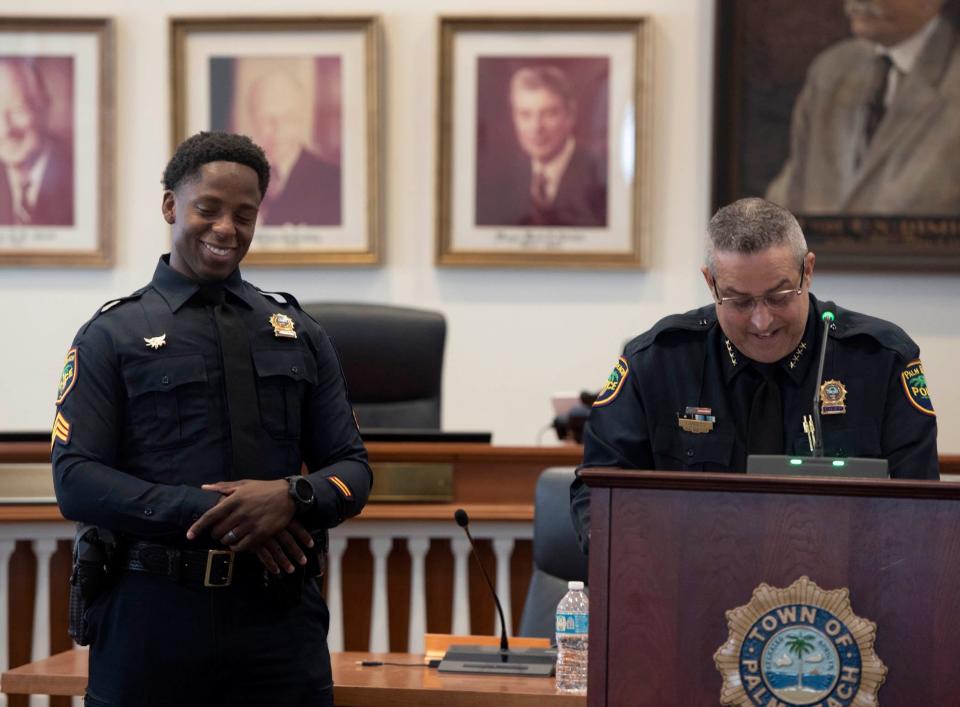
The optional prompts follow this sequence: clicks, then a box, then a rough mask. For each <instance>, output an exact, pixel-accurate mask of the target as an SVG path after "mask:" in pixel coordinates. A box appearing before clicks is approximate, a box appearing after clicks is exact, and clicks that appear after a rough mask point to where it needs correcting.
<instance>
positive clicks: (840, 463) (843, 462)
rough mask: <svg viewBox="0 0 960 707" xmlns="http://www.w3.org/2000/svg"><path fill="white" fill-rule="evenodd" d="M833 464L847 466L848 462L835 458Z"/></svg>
mask: <svg viewBox="0 0 960 707" xmlns="http://www.w3.org/2000/svg"><path fill="white" fill-rule="evenodd" d="M833 465H834V466H846V462H845V461H843V459H834V460H833Z"/></svg>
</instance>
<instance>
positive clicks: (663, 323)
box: [624, 305, 717, 354]
mask: <svg viewBox="0 0 960 707" xmlns="http://www.w3.org/2000/svg"><path fill="white" fill-rule="evenodd" d="M716 322H717V314H716V310H715V309H714V307H713V305H707V306H706V307H700V308H699V309H691V310H690V311H689V312H684V313H683V314H671V315H670V316H669V317H664V318H663V319H661V320H660V321H659V322H657V323H656V324H654V325H653V327H651V328H650V329H648V330H647V331H645V332H643V333H642V334H640V335H639V336H637V337H636V338H634V339H633V340H631V341H630V343H628V344H627V346H626V348H625V349H624V352H625V353H626V354H632V353H636V352H637V351H643V350H644V349H646V348H649V347H650V346H651V345H652V344H653V342H654V341H656V340H657V338H658V337H660V336H661V335H663V334H666V333H668V332H671V331H702V332H707V331H709V330H710V327H712V326H713V325H714V324H716Z"/></svg>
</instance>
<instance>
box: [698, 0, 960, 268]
mask: <svg viewBox="0 0 960 707" xmlns="http://www.w3.org/2000/svg"><path fill="white" fill-rule="evenodd" d="M958 8H960V2H958V0H946V1H945V2H944V3H943V4H942V6H941V4H940V3H937V2H932V3H926V2H924V3H906V4H905V5H904V7H903V8H902V10H903V11H901V10H895V11H890V10H889V9H888V10H883V8H882V7H881V6H880V5H877V4H873V3H867V2H859V1H855V0H849V1H847V2H841V1H840V0H809V2H804V3H796V2H791V0H730V2H722V3H718V4H717V35H716V36H717V44H716V47H717V53H716V84H715V91H716V93H715V110H714V188H713V200H714V206H715V207H719V206H721V205H723V204H726V203H729V202H731V201H733V200H735V199H738V198H740V197H744V196H762V197H765V198H767V199H769V200H771V201H773V202H776V203H778V204H781V205H782V206H785V207H786V208H788V209H790V210H791V211H792V212H793V213H794V214H796V215H797V217H798V219H799V220H800V223H801V225H802V226H803V229H804V232H805V234H806V237H807V243H808V245H809V247H810V249H811V250H813V251H814V252H815V253H816V254H817V265H822V266H825V267H833V268H843V269H867V268H882V269H889V270H911V269H916V270H919V269H923V270H932V269H937V270H956V269H960V166H958V165H960V130H958V128H957V126H958V125H960V11H958Z"/></svg>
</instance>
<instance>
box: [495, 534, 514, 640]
mask: <svg viewBox="0 0 960 707" xmlns="http://www.w3.org/2000/svg"><path fill="white" fill-rule="evenodd" d="M513 544H514V543H513V538H494V539H493V553H494V555H496V557H497V595H498V596H499V597H500V603H501V604H502V605H503V620H504V621H505V622H506V623H507V635H511V636H512V635H513V612H512V610H511V601H510V556H511V555H512V554H513ZM493 609H494V610H493V635H494V636H499V635H500V616H499V614H498V613H497V610H496V609H497V608H496V607H494V608H493Z"/></svg>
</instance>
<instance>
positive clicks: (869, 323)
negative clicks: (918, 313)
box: [820, 302, 920, 361]
mask: <svg viewBox="0 0 960 707" xmlns="http://www.w3.org/2000/svg"><path fill="white" fill-rule="evenodd" d="M827 309H829V310H830V311H832V312H836V313H837V319H836V321H835V322H834V323H833V324H831V325H830V336H831V337H833V338H835V339H852V338H853V337H855V336H868V337H870V338H871V339H873V340H874V341H876V342H877V343H878V344H880V345H881V346H883V347H884V348H886V349H890V350H891V351H895V352H896V353H898V354H899V355H900V356H901V357H902V358H904V359H906V360H908V361H909V360H912V359H914V358H916V357H917V355H918V353H919V351H920V347H919V346H917V344H916V342H915V341H914V340H913V339H911V338H910V335H909V334H907V332H905V331H904V330H903V329H901V328H900V327H898V326H897V325H896V324H894V323H893V322H888V321H886V320H885V319H879V318H877V317H871V316H870V315H869V314H861V313H860V312H853V311H851V310H849V309H843V308H842V307H837V306H836V305H835V304H834V303H833V302H823V303H821V310H820V311H824V310H827Z"/></svg>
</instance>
